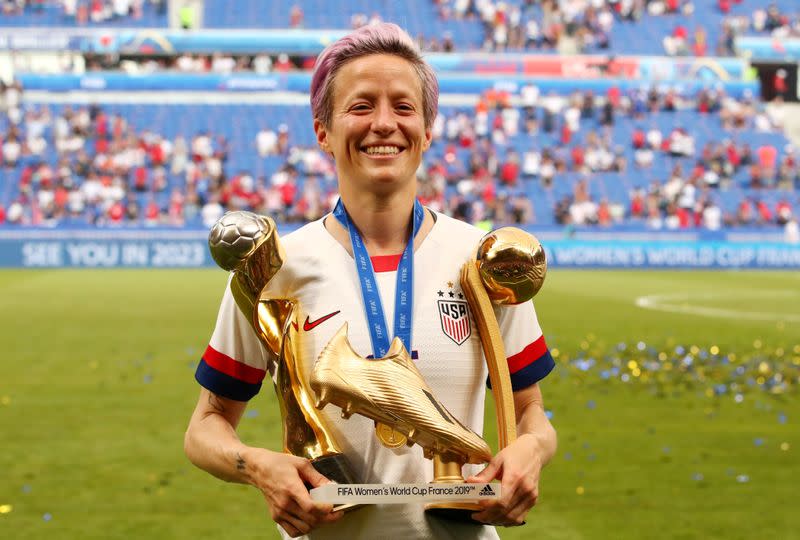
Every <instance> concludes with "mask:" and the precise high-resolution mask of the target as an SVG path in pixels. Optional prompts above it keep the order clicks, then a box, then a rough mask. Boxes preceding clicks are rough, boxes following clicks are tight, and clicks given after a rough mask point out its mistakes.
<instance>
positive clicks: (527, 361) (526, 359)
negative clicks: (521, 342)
mask: <svg viewBox="0 0 800 540" xmlns="http://www.w3.org/2000/svg"><path fill="white" fill-rule="evenodd" d="M546 352H547V344H546V343H545V342H544V336H542V337H540V338H539V339H537V340H536V341H534V342H533V343H531V344H530V345H528V346H527V347H525V348H524V349H522V350H521V351H520V352H518V353H517V354H515V355H514V356H509V357H508V371H509V372H510V373H516V372H517V371H519V370H521V369H523V368H525V367H527V366H529V365H531V364H533V363H534V362H536V361H537V360H538V359H539V358H541V357H542V356H543V355H544V354H545V353H546Z"/></svg>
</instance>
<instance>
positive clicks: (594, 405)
mask: <svg viewBox="0 0 800 540" xmlns="http://www.w3.org/2000/svg"><path fill="white" fill-rule="evenodd" d="M586 408H587V409H596V408H597V403H595V401H594V400H593V399H590V400H589V401H587V402H586Z"/></svg>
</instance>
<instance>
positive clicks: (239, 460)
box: [236, 452, 247, 472]
mask: <svg viewBox="0 0 800 540" xmlns="http://www.w3.org/2000/svg"><path fill="white" fill-rule="evenodd" d="M245 467H247V462H246V461H245V460H244V458H243V457H242V455H241V454H240V453H239V452H236V470H237V471H239V472H244V470H245Z"/></svg>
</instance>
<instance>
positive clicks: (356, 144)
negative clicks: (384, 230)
mask: <svg viewBox="0 0 800 540" xmlns="http://www.w3.org/2000/svg"><path fill="white" fill-rule="evenodd" d="M329 88H330V91H331V92H332V94H333V100H332V102H331V106H332V112H331V115H330V120H329V124H328V125H325V123H324V122H323V121H322V120H320V119H319V118H318V119H316V120H315V121H314V131H315V132H316V135H317V141H318V142H319V145H320V147H321V148H322V149H323V150H324V151H326V152H328V153H329V154H331V155H332V156H333V159H334V161H335V162H336V172H337V174H338V177H339V193H340V195H341V197H342V201H343V203H344V205H345V207H346V208H348V209H355V208H359V207H363V206H364V205H365V204H366V205H370V204H372V203H373V202H374V199H375V198H376V197H377V198H384V197H386V196H387V195H389V196H394V195H396V197H397V199H398V200H402V201H405V202H406V203H408V210H407V211H408V212H409V213H410V210H411V207H410V203H411V202H413V199H414V194H415V193H416V171H417V168H418V167H419V164H420V162H421V161H422V153H423V152H424V151H425V150H427V149H428V147H429V146H430V142H431V130H430V128H429V127H427V126H426V125H425V118H424V115H423V110H424V103H423V93H422V87H421V81H420V80H419V78H418V77H417V76H416V74H415V72H414V69H413V66H412V64H411V63H409V62H408V61H407V60H405V59H404V58H400V57H398V56H393V55H386V54H374V55H370V56H365V57H363V58H360V59H358V60H356V61H351V62H348V63H347V64H345V65H344V66H342V67H341V68H340V69H339V71H338V73H337V74H336V79H335V82H334V83H333V85H332V86H330V87H329ZM403 213H406V212H403ZM404 241H405V238H402V239H401V242H402V243H405V242H404Z"/></svg>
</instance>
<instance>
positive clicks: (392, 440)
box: [375, 422, 408, 448]
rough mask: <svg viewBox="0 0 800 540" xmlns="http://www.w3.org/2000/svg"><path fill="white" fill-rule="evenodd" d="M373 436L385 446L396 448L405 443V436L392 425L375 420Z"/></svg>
mask: <svg viewBox="0 0 800 540" xmlns="http://www.w3.org/2000/svg"><path fill="white" fill-rule="evenodd" d="M375 436H376V437H378V440H379V441H381V444H382V445H383V446H385V447H386V448H398V447H400V446H403V445H404V444H406V441H407V440H408V439H406V436H405V435H403V434H402V433H400V432H399V431H397V430H396V429H394V428H393V427H392V426H389V425H386V424H382V423H380V422H375Z"/></svg>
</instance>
